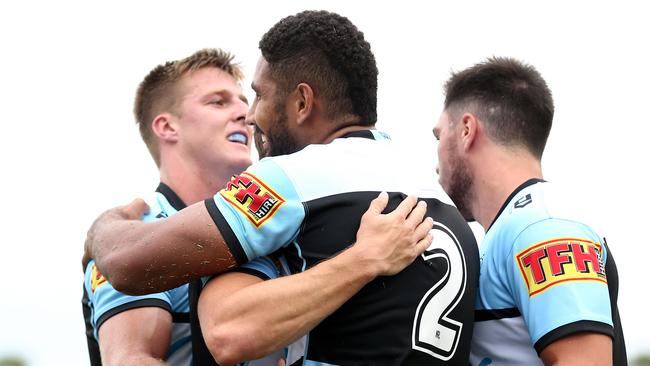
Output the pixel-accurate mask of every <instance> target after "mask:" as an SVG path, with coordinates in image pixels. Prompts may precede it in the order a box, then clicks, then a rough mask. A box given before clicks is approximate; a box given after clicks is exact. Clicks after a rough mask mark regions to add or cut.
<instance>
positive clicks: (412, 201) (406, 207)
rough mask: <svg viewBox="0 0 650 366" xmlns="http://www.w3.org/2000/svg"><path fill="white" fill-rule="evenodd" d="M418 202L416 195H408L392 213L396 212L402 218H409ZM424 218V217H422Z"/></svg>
mask: <svg viewBox="0 0 650 366" xmlns="http://www.w3.org/2000/svg"><path fill="white" fill-rule="evenodd" d="M417 203H418V201H417V198H416V197H415V196H411V195H409V196H407V197H406V198H405V199H404V200H403V201H402V202H401V203H400V204H399V206H397V208H396V209H395V211H393V212H392V213H395V214H396V215H399V217H401V218H404V219H405V218H407V217H408V215H409V213H411V211H412V210H413V207H415V205H416V204H417ZM420 220H422V218H420Z"/></svg>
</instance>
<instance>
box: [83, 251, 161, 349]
mask: <svg viewBox="0 0 650 366" xmlns="http://www.w3.org/2000/svg"><path fill="white" fill-rule="evenodd" d="M84 286H85V287H86V292H87V293H88V299H89V302H90V304H91V309H92V318H91V322H92V324H93V327H94V328H95V338H98V336H97V332H98V330H99V327H101V325H102V324H103V323H104V322H105V321H106V320H108V319H110V318H111V317H112V316H114V315H117V314H119V313H121V312H123V311H126V310H130V309H135V308H142V307H159V308H163V309H165V310H167V311H170V312H171V311H172V305H171V304H172V299H171V298H170V296H169V293H168V292H162V293H157V294H150V295H144V296H129V295H125V294H123V293H121V292H119V291H117V290H115V289H114V288H113V286H112V285H111V284H110V283H109V282H108V281H106V278H104V276H103V275H102V274H101V273H100V272H99V271H98V270H97V266H96V265H95V262H94V261H92V260H91V261H90V262H89V263H88V266H87V267H86V272H85V274H84Z"/></svg>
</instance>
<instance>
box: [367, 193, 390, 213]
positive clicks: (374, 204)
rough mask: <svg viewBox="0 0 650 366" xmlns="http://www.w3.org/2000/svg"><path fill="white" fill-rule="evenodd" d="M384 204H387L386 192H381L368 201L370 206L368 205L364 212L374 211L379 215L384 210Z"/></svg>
mask: <svg viewBox="0 0 650 366" xmlns="http://www.w3.org/2000/svg"><path fill="white" fill-rule="evenodd" d="M386 205H388V193H386V192H381V193H380V194H379V196H377V198H375V199H374V200H372V201H371V202H370V207H368V210H367V211H366V213H374V214H377V215H379V214H381V213H382V212H384V209H385V208H386Z"/></svg>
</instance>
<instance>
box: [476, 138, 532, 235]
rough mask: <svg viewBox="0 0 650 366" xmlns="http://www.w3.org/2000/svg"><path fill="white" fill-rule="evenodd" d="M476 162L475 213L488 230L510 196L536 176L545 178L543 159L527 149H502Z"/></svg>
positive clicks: (477, 219)
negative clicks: (539, 158)
mask: <svg viewBox="0 0 650 366" xmlns="http://www.w3.org/2000/svg"><path fill="white" fill-rule="evenodd" d="M488 156H489V155H488ZM492 156H493V158H492V159H490V160H489V161H487V160H486V159H478V161H476V163H475V164H474V169H473V170H474V173H475V174H474V177H473V181H474V185H473V187H472V190H473V193H474V196H473V197H474V200H473V201H472V203H471V210H472V214H473V215H474V218H475V219H476V221H478V222H479V223H480V224H481V226H483V228H484V229H485V230H486V231H487V229H488V228H489V227H490V225H491V224H492V222H494V220H495V219H496V216H497V213H498V212H499V210H500V209H501V207H502V206H503V205H504V204H505V203H506V202H505V201H506V199H508V196H510V194H511V193H512V192H513V191H514V190H515V189H517V187H519V186H520V185H521V184H522V183H524V182H526V181H527V180H529V179H532V178H540V179H542V178H543V177H542V167H541V163H540V161H539V160H537V159H536V158H535V157H533V156H532V155H530V154H529V153H527V152H523V153H522V152H512V151H508V152H506V151H500V152H498V153H496V154H492Z"/></svg>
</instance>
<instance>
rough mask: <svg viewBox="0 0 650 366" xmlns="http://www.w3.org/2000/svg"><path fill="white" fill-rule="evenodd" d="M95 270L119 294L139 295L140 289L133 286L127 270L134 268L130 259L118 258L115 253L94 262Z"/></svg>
mask: <svg viewBox="0 0 650 366" xmlns="http://www.w3.org/2000/svg"><path fill="white" fill-rule="evenodd" d="M95 263H96V264H97V268H98V269H99V271H100V272H101V274H102V275H103V276H104V277H105V278H106V280H107V281H108V282H109V283H110V284H111V286H113V288H114V289H115V290H117V291H119V292H122V293H124V294H127V295H141V294H142V292H141V291H139V290H140V289H139V288H138V287H136V286H134V283H135V281H134V278H133V276H131V274H132V273H131V271H129V269H132V268H134V263H131V260H130V258H128V257H124V256H120V255H119V253H118V252H117V251H114V252H111V253H109V254H107V255H105V256H103V258H98V259H96V260H95Z"/></svg>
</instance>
